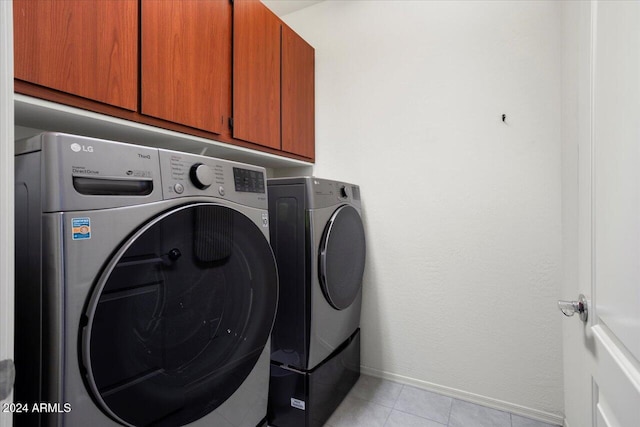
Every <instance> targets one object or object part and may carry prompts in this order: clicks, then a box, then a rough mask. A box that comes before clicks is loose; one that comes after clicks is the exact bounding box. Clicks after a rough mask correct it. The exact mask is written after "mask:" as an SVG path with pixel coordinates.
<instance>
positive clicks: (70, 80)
mask: <svg viewBox="0 0 640 427" xmlns="http://www.w3.org/2000/svg"><path fill="white" fill-rule="evenodd" d="M13 23H14V63H15V78H16V79H18V80H24V81H26V82H30V83H34V84H37V85H41V86H45V87H48V88H52V89H56V90H59V91H62V92H66V93H70V94H73V95H77V96H81V97H84V98H88V99H92V100H95V101H99V102H102V103H106V104H109V105H115V106H118V107H121V108H125V109H128V110H133V111H135V110H136V109H137V104H138V1H137V0H118V1H78V0H55V1H54V0H14V2H13Z"/></svg>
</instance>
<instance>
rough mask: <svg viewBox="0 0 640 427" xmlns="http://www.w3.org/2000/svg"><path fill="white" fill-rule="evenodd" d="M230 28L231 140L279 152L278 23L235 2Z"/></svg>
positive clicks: (248, 0) (247, 0) (246, 2)
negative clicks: (231, 38)
mask: <svg viewBox="0 0 640 427" xmlns="http://www.w3.org/2000/svg"><path fill="white" fill-rule="evenodd" d="M233 26H234V27H233V137H234V138H238V139H242V140H245V141H249V142H253V143H255V144H260V145H264V146H267V147H271V148H276V149H280V27H281V24H280V20H279V19H278V17H277V16H275V15H274V14H273V13H272V12H271V11H270V10H269V9H267V7H266V6H264V5H263V4H262V3H261V2H259V1H257V0H236V1H235V2H234V11H233Z"/></svg>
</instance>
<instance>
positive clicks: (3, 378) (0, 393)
mask: <svg viewBox="0 0 640 427" xmlns="http://www.w3.org/2000/svg"><path fill="white" fill-rule="evenodd" d="M15 379H16V366H15V364H14V363H13V360H11V359H5V360H3V361H1V362H0V400H4V399H6V398H7V397H9V394H11V390H13V383H14V381H15Z"/></svg>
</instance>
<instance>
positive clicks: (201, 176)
mask: <svg viewBox="0 0 640 427" xmlns="http://www.w3.org/2000/svg"><path fill="white" fill-rule="evenodd" d="M189 177H190V178H191V182H193V185H195V186H196V187H198V188H199V189H201V190H204V189H205V188H208V187H209V186H211V184H213V178H214V177H213V171H212V170H211V168H210V167H209V166H207V165H205V164H202V163H196V164H194V165H193V166H191V170H190V171H189Z"/></svg>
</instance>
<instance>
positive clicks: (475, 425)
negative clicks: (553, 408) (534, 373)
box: [325, 375, 555, 427]
mask: <svg viewBox="0 0 640 427" xmlns="http://www.w3.org/2000/svg"><path fill="white" fill-rule="evenodd" d="M325 427H555V426H552V425H551V424H546V423H542V422H540V421H535V420H531V419H528V418H524V417H521V416H518V415H515V414H510V413H509V412H503V411H498V410H496V409H491V408H487V407H484V406H480V405H475V404H473V403H469V402H465V401H462V400H458V399H453V398H451V397H446V396H442V395H440V394H436V393H431V392H428V391H425V390H420V389H418V388H415V387H411V386H408V385H402V384H398V383H395V382H392V381H386V380H383V379H379V378H374V377H370V376H367V375H361V376H360V379H359V380H358V382H357V383H356V385H355V386H354V387H353V389H352V390H351V392H350V393H349V394H348V395H347V397H346V398H345V400H344V401H343V402H342V404H341V405H340V406H339V407H338V409H336V411H335V412H334V413H333V415H332V416H331V418H329V421H327V423H326V424H325Z"/></svg>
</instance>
